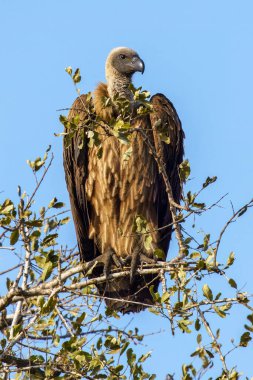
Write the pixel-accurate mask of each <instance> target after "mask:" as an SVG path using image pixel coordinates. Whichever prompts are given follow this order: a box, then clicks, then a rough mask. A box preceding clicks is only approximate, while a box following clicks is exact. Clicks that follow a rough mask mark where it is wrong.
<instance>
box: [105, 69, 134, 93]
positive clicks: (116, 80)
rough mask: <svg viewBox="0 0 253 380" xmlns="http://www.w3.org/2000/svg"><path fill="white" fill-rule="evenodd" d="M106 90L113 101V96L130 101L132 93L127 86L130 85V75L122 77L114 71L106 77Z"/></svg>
mask: <svg viewBox="0 0 253 380" xmlns="http://www.w3.org/2000/svg"><path fill="white" fill-rule="evenodd" d="M106 79H107V88H108V94H109V96H110V98H111V99H112V100H113V99H114V98H115V96H119V97H120V98H126V99H128V100H132V97H133V95H132V93H131V91H130V90H129V85H130V83H132V75H123V74H120V73H119V72H118V71H116V70H114V71H113V73H110V75H107V76H106Z"/></svg>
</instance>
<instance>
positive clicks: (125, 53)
mask: <svg viewBox="0 0 253 380" xmlns="http://www.w3.org/2000/svg"><path fill="white" fill-rule="evenodd" d="M144 69H145V65H144V62H143V60H142V59H141V58H140V57H139V55H138V53H136V51H134V50H132V49H129V48H127V47H118V48H115V49H113V50H112V51H111V52H110V54H109V55H108V57H107V60H106V66H105V71H106V78H107V80H108V79H110V78H111V77H112V76H122V77H124V76H125V77H130V78H131V77H132V75H133V74H134V73H135V72H137V71H139V72H141V73H142V74H143V73H144Z"/></svg>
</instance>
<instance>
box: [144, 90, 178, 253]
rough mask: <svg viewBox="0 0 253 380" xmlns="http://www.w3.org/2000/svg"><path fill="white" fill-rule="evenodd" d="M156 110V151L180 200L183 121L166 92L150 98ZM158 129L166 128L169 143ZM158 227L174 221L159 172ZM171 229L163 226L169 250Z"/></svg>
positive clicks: (164, 244) (164, 243)
mask: <svg viewBox="0 0 253 380" xmlns="http://www.w3.org/2000/svg"><path fill="white" fill-rule="evenodd" d="M151 104H152V105H153V109H154V112H152V113H151V114H150V120H151V125H152V129H153V131H154V132H153V133H154V142H155V147H156V151H157V153H158V154H160V155H161V157H162V159H163V161H164V163H165V164H166V172H167V175H168V178H169V181H170V185H171V188H172V191H173V197H174V200H175V202H177V203H180V198H181V191H182V187H181V182H180V178H179V172H178V169H179V168H178V167H179V165H180V164H181V162H182V161H183V155H184V146H183V140H184V132H183V129H182V125H181V121H180V119H179V117H178V115H177V112H176V110H175V108H174V106H173V104H172V103H171V102H170V101H169V99H167V98H166V96H164V95H163V94H156V95H154V96H153V97H152V98H151ZM158 121H160V122H159V124H160V126H159V128H156V127H155V124H156V122H158ZM159 130H162V131H165V135H166V136H167V137H169V139H170V143H169V144H167V143H165V142H163V141H161V138H160V136H159V132H158V131H159ZM157 209H158V227H159V228H161V227H164V226H166V225H168V224H170V223H171V213H170V210H169V204H168V197H167V194H166V191H165V186H164V181H163V178H162V176H161V175H160V176H159V197H158V204H157ZM171 230H172V228H169V229H166V228H165V229H162V230H161V242H162V244H161V245H162V246H161V248H162V249H163V250H164V251H165V253H167V250H168V247H169V242H170V237H171Z"/></svg>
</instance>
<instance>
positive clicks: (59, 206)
mask: <svg viewBox="0 0 253 380" xmlns="http://www.w3.org/2000/svg"><path fill="white" fill-rule="evenodd" d="M64 206H65V203H63V202H56V203H55V204H54V205H53V206H52V207H53V208H62V207H64Z"/></svg>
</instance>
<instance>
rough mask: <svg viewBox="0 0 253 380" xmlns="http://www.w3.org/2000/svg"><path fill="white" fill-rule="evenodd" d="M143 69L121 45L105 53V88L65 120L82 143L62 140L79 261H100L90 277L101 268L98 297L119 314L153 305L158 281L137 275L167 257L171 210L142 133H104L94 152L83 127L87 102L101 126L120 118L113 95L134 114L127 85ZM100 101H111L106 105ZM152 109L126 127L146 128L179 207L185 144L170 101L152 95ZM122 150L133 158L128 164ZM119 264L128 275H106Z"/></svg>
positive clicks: (84, 98) (80, 99)
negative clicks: (143, 229)
mask: <svg viewBox="0 0 253 380" xmlns="http://www.w3.org/2000/svg"><path fill="white" fill-rule="evenodd" d="M144 68H145V66H144V62H143V61H142V59H141V58H140V57H139V55H138V54H137V52H135V51H134V50H132V49H129V48H125V47H120V48H115V49H113V50H112V51H111V52H110V54H109V56H108V58H107V60H106V65H105V73H106V80H107V83H106V84H105V83H100V84H99V85H98V86H97V88H96V89H95V91H94V93H93V97H92V99H91V101H90V99H89V96H88V95H80V96H78V98H77V99H76V100H75V102H74V104H73V105H72V108H71V110H70V112H69V115H68V120H73V118H74V117H76V116H77V115H78V120H79V125H81V128H82V129H83V131H84V133H83V136H84V141H83V143H82V144H80V135H79V134H78V133H77V132H76V133H75V134H74V136H73V137H72V139H71V141H70V143H68V144H66V141H65V144H64V154H63V161H64V169H65V176H66V182H67V188H68V192H69V196H70V204H71V211H72V215H73V219H74V224H75V230H76V236H77V242H78V247H79V251H80V256H81V260H83V261H85V262H90V261H92V260H94V259H96V260H97V262H98V263H100V266H99V265H98V268H95V269H94V271H93V273H92V274H91V275H90V276H94V273H95V275H100V274H102V273H103V271H104V273H105V274H106V275H107V281H106V282H105V283H103V284H101V283H100V284H98V285H97V288H98V291H99V294H100V296H101V297H102V298H104V299H105V302H106V304H107V306H109V307H111V308H112V309H114V310H117V311H121V312H123V313H128V312H137V311H140V310H142V309H143V308H145V306H147V305H150V304H152V303H153V299H152V296H151V294H150V290H149V289H150V286H151V285H154V288H153V289H154V291H157V288H158V285H159V278H157V275H156V276H155V275H152V274H147V275H145V276H144V275H140V274H139V273H138V270H137V268H138V265H139V264H141V263H152V262H154V259H155V257H154V256H155V254H154V252H155V250H157V249H159V250H163V251H164V253H165V256H166V254H167V252H168V248H169V244H170V240H171V232H172V226H171V225H170V224H171V221H172V218H171V212H170V208H169V204H168V197H167V193H166V188H165V184H164V181H163V178H162V176H161V174H160V172H159V167H158V164H157V162H156V160H155V158H154V154H152V149H150V145H149V144H147V140H146V139H145V138H144V137H143V134H141V133H138V131H137V130H135V131H134V132H133V133H132V134H131V138H130V139H129V140H130V142H129V143H128V144H122V143H121V141H120V140H119V139H118V138H117V136H114V135H112V134H111V135H110V134H108V133H101V137H100V138H101V139H102V150H100V154H99V152H98V150H99V149H101V147H99V146H97V145H96V144H93V146H92V144H89V134H87V128H86V127H87V125H86V124H87V120H88V119H89V115H87V113H88V112H89V111H88V108H89V105H90V103H91V102H92V105H93V107H94V112H95V114H96V116H97V117H98V120H100V124H101V125H103V124H104V125H106V126H107V127H108V125H112V124H113V123H112V122H114V121H116V120H117V117H118V114H119V110H118V108H117V103H116V102H115V99H116V98H120V99H127V100H129V102H130V104H131V105H132V107H133V109H135V108H138V104H135V101H134V98H133V92H132V91H131V87H130V85H131V82H132V76H133V74H134V73H135V72H141V73H143V72H144ZM105 99H110V102H107V104H105ZM150 104H151V105H152V111H151V112H149V113H147V114H143V115H140V116H138V114H136V117H133V118H132V120H131V128H132V130H134V129H140V130H142V131H145V132H146V135H147V136H148V138H149V141H150V143H151V144H152V146H153V149H154V151H155V152H157V154H158V153H159V154H160V156H161V155H162V157H163V160H164V163H165V168H166V173H167V176H168V178H169V181H170V184H171V188H172V191H173V197H174V201H175V202H177V203H179V202H180V197H181V183H180V178H179V173H178V166H179V165H180V163H181V162H182V160H183V139H184V133H183V130H182V127H181V122H180V120H179V117H178V115H177V112H176V110H175V108H174V106H173V104H172V103H171V102H170V101H169V100H168V99H167V98H166V97H165V96H164V95H162V94H156V95H154V96H153V97H152V98H151V99H150ZM80 123H81V124H80ZM157 125H159V126H160V127H162V130H163V131H166V136H167V137H166V138H167V141H166V142H164V140H163V139H161V134H160V133H159V132H158V128H157ZM160 127H159V128H160ZM101 131H103V128H101ZM103 132H104V131H103ZM65 140H66V138H65ZM88 144H89V146H88ZM129 148H130V150H129ZM127 150H128V152H130V151H131V154H129V157H128V159H127V160H126V159H125V156H126V155H125V154H126V152H127ZM138 216H140V217H141V220H146V221H147V228H148V230H149V231H150V236H151V237H152V242H151V244H150V246H147V244H144V243H143V235H142V234H138V233H135V232H134V230H133V225H134V224H135V221H136V217H138ZM168 225H169V226H168ZM166 226H167V227H166ZM163 227H164V228H163ZM122 263H124V265H125V266H128V267H130V270H129V273H130V274H129V275H128V276H125V277H121V278H118V279H114V280H113V279H110V276H109V277H108V275H109V273H110V271H112V270H113V269H115V268H117V267H118V266H120V264H121V265H122Z"/></svg>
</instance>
